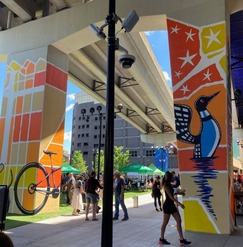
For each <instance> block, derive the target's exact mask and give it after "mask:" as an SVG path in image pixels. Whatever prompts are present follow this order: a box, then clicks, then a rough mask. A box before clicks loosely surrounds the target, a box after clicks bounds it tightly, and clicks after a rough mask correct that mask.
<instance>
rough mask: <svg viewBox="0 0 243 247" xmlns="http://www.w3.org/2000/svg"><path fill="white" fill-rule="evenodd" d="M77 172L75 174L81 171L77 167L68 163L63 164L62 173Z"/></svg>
mask: <svg viewBox="0 0 243 247" xmlns="http://www.w3.org/2000/svg"><path fill="white" fill-rule="evenodd" d="M70 172H71V173H75V174H79V173H80V171H79V170H78V169H76V168H74V167H73V166H70V165H68V164H63V165H62V173H70Z"/></svg>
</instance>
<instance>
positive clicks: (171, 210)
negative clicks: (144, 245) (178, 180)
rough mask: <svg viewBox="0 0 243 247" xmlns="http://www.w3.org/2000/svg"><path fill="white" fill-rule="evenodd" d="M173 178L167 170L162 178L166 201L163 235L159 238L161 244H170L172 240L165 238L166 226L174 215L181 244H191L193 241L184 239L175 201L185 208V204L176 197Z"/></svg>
mask: <svg viewBox="0 0 243 247" xmlns="http://www.w3.org/2000/svg"><path fill="white" fill-rule="evenodd" d="M172 178H173V174H172V173H171V172H169V171H167V172H166V173H165V175H164V177H163V180H162V186H163V187H164V191H165V202H164V204H163V212H164V219H163V223H162V226H161V236H160V239H159V244H164V245H169V244H170V242H168V241H167V240H166V239H165V238H164V234H165V229H166V226H167V224H168V222H169V220H170V216H171V215H172V216H173V217H174V219H175V221H176V224H177V231H178V233H179V237H180V240H179V244H180V245H181V246H184V245H189V244H191V242H190V241H187V240H186V239H184V236H183V232H182V226H181V216H180V214H179V211H178V209H177V208H176V206H175V203H176V204H177V205H179V206H180V207H181V208H183V209H184V208H185V206H184V205H183V204H182V203H180V202H179V201H178V200H177V199H176V198H175V197H174V189H173V188H172V186H171V181H172Z"/></svg>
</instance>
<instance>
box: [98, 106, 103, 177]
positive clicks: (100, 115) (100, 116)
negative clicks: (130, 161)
mask: <svg viewBox="0 0 243 247" xmlns="http://www.w3.org/2000/svg"><path fill="white" fill-rule="evenodd" d="M101 110H102V107H101V106H97V111H98V112H99V120H100V133H99V146H98V174H97V179H98V180H100V148H101V130H102V117H103V114H102V112H101Z"/></svg>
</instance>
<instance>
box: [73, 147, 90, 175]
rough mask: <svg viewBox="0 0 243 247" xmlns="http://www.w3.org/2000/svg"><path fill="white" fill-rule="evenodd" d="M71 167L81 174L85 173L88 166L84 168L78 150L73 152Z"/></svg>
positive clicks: (82, 159) (84, 162)
mask: <svg viewBox="0 0 243 247" xmlns="http://www.w3.org/2000/svg"><path fill="white" fill-rule="evenodd" d="M72 166H73V167H75V168H77V169H78V170H80V171H81V172H82V173H83V172H87V170H88V166H86V161H85V160H84V158H83V154H82V153H81V151H79V150H76V151H74V154H73V157H72Z"/></svg>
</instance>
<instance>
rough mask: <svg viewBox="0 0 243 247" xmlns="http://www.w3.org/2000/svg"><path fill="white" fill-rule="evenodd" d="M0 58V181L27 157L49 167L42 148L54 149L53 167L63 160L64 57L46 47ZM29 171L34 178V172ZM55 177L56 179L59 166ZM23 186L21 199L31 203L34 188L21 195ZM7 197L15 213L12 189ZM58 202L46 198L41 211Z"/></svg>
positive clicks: (5, 181)
mask: <svg viewBox="0 0 243 247" xmlns="http://www.w3.org/2000/svg"><path fill="white" fill-rule="evenodd" d="M1 63H2V64H3V63H5V64H6V71H1V73H5V81H4V94H3V102H2V111H1V118H0V157H1V159H0V160H1V162H3V163H4V164H5V165H6V169H5V170H4V172H2V173H1V174H0V183H1V184H8V180H9V177H10V175H9V174H10V169H11V170H12V171H13V177H14V180H15V178H16V175H17V173H18V172H19V171H20V169H21V168H22V167H23V166H24V165H25V164H27V163H29V162H34V161H36V162H39V163H41V164H43V165H44V166H45V168H46V169H47V170H48V171H49V166H50V161H49V156H47V155H44V154H43V150H48V151H54V152H56V153H57V155H53V157H52V160H53V164H54V165H55V167H57V166H61V164H62V151H63V140H64V116H65V106H66V89H67V79H68V74H67V57H66V55H64V54H62V53H60V52H59V51H58V50H56V49H55V48H53V47H51V46H50V47H42V48H37V49H34V50H30V51H25V52H21V53H17V54H11V55H8V56H2V59H1ZM1 83H3V82H2V81H1ZM33 176H36V179H37V177H38V174H35V175H34V174H33ZM55 177H56V183H59V184H60V179H61V170H59V171H58V172H57V173H55ZM50 179H51V180H52V178H50ZM26 185H27V184H26V182H25V181H23V184H22V188H19V190H22V191H23V198H22V200H23V202H24V203H25V204H29V205H33V204H34V203H35V202H36V201H38V193H35V194H33V195H32V196H28V198H27V197H26V198H25V195H26V194H28V193H25V192H26V190H27V188H26ZM51 186H52V181H51ZM12 187H13V186H12ZM10 199H11V205H10V212H17V213H18V212H19V211H18V209H17V207H16V205H15V199H14V195H13V190H11V198H10ZM58 206H59V200H58V199H52V198H51V197H50V198H49V199H48V201H47V204H46V206H45V207H44V208H43V210H42V211H41V212H47V211H56V210H57V209H58Z"/></svg>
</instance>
